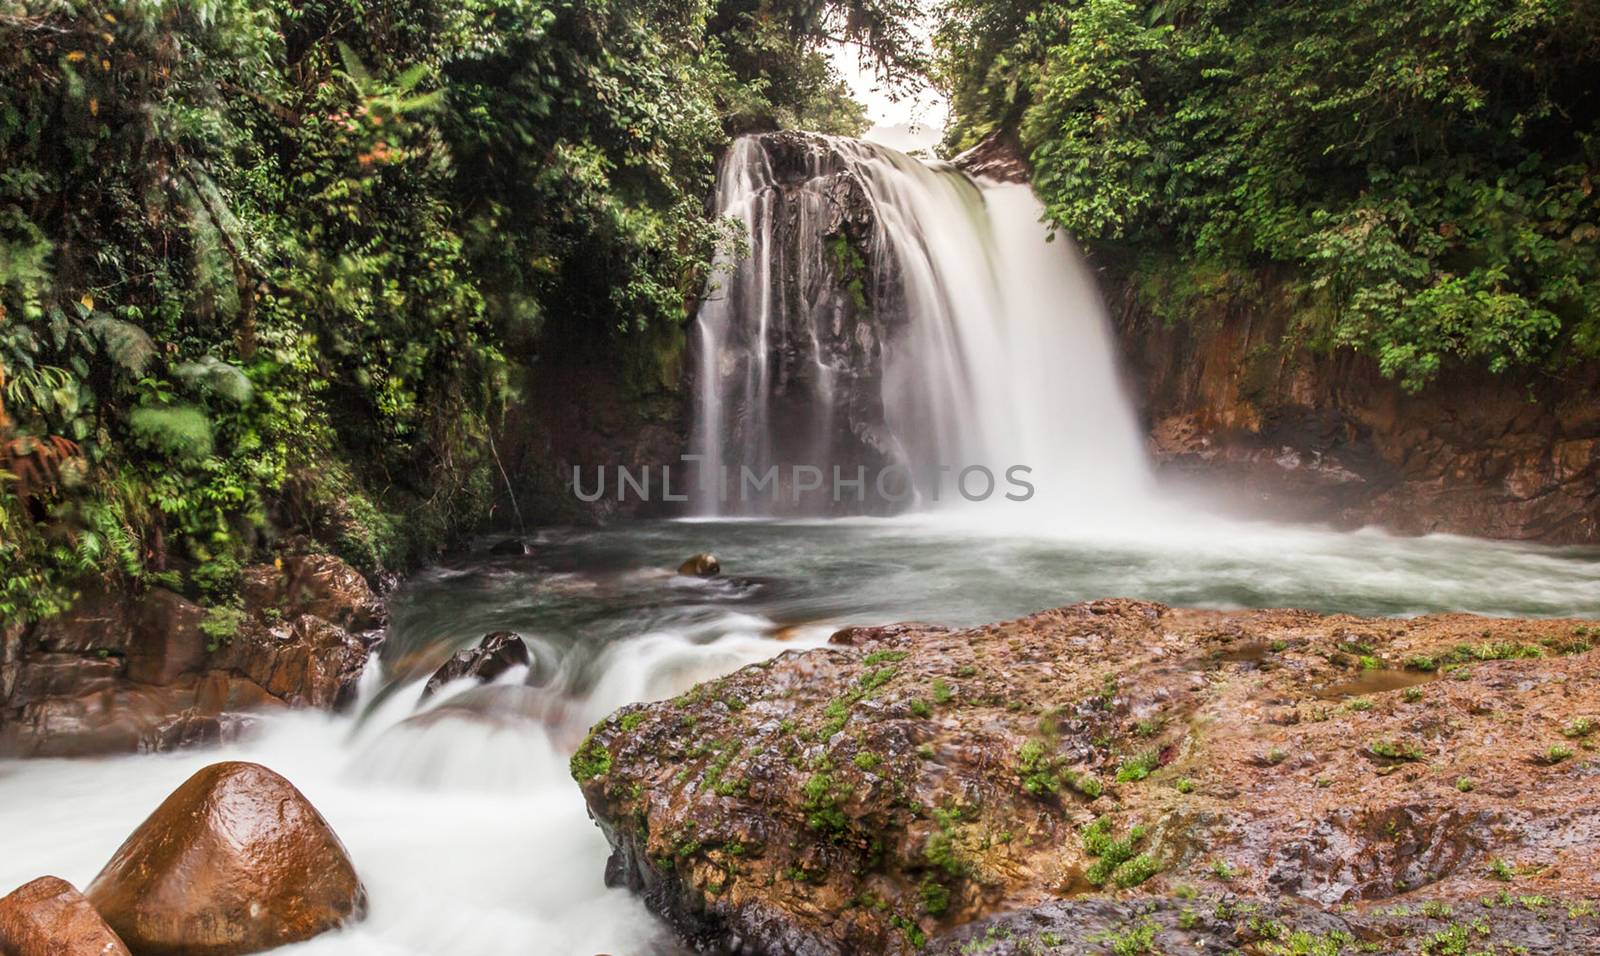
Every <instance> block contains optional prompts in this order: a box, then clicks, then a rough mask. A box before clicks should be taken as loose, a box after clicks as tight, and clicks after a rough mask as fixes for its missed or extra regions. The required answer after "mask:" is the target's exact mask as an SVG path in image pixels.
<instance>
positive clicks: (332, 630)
mask: <svg viewBox="0 0 1600 956" xmlns="http://www.w3.org/2000/svg"><path fill="white" fill-rule="evenodd" d="M370 652H371V647H370V646H369V645H368V644H367V643H366V642H364V641H363V640H362V639H361V638H360V637H358V636H357V635H355V634H352V633H351V632H350V631H348V630H346V629H344V628H342V627H339V626H338V625H336V624H333V623H331V622H329V621H327V620H324V619H322V618H320V617H316V616H314V615H311V614H302V615H300V616H299V617H297V618H295V619H294V620H293V621H290V622H288V623H279V624H276V625H273V626H271V627H252V628H247V629H245V630H243V631H242V632H241V633H240V634H239V635H238V636H237V637H236V638H234V640H233V641H231V642H230V643H229V644H228V646H227V647H226V648H224V649H222V650H221V651H220V652H219V653H220V658H221V660H220V662H219V663H222V664H223V665H224V666H226V667H227V668H229V669H231V670H233V671H235V672H237V673H240V674H243V675H245V676H246V677H249V678H250V679H251V680H252V681H254V682H255V683H257V684H259V685H260V686H261V687H262V688H263V689H264V690H265V691H266V692H267V693H268V694H269V695H270V696H272V697H275V698H277V699H278V700H281V701H283V702H285V703H287V704H289V705H291V706H295V707H316V708H322V709H331V708H337V707H341V706H344V705H345V704H348V703H349V702H350V701H352V700H354V699H355V693H356V685H357V683H358V682H359V681H360V680H361V674H362V672H363V671H364V670H365V669H366V664H367V658H368V657H369V655H370Z"/></svg>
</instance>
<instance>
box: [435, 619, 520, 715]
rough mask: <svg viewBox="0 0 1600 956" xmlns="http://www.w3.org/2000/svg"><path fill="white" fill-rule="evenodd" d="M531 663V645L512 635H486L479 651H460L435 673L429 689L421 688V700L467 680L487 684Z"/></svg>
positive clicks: (501, 633)
mask: <svg viewBox="0 0 1600 956" xmlns="http://www.w3.org/2000/svg"><path fill="white" fill-rule="evenodd" d="M531 660H532V658H531V657H530V656H529V654H528V645H527V644H524V643H523V642H522V638H521V637H519V636H517V635H516V634H514V633H512V632H511V631H495V632H494V633H492V634H487V635H485V636H484V638H483V640H481V641H479V642H478V646H477V647H474V648H471V649H469V650H464V651H457V652H456V654H455V655H454V656H453V657H451V658H450V659H449V660H448V661H445V662H444V665H443V666H441V667H440V668H439V669H438V670H436V671H434V672H433V676H432V677H430V678H428V683H427V685H426V686H424V687H423V688H422V699H423V700H427V699H428V698H429V697H432V696H433V695H434V693H435V692H436V691H438V689H439V688H441V687H443V686H444V685H445V684H448V683H450V682H451V681H455V680H461V679H462V678H465V677H471V678H474V679H476V680H477V681H478V683H480V684H487V683H489V682H491V681H493V680H494V679H495V678H497V677H499V676H500V675H501V674H504V673H505V672H506V671H508V670H510V669H511V668H513V667H519V666H520V667H526V666H528V664H529V663H530V662H531Z"/></svg>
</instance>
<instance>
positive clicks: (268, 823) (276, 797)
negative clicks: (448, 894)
mask: <svg viewBox="0 0 1600 956" xmlns="http://www.w3.org/2000/svg"><path fill="white" fill-rule="evenodd" d="M87 895H88V897H89V899H90V901H91V902H92V903H93V904H94V906H95V908H96V909H98V910H99V911H100V914H101V915H102V916H104V917H105V920H106V922H107V923H108V924H110V925H111V927H112V928H113V929H115V930H116V932H117V933H118V935H120V936H121V937H122V939H123V940H124V941H125V942H126V943H127V944H128V946H129V948H130V949H132V950H133V951H134V952H136V953H138V954H140V956H146V954H150V956H163V954H175V956H176V954H184V956H230V954H237V953H254V952H260V951H262V950H266V949H271V948H273V947H276V946H283V945H286V944H288V943H294V942H299V941H301V940H306V939H310V938H311V937H313V936H316V935H317V934H319V933H323V932H326V931H327V930H330V929H334V928H336V927H338V926H340V925H343V924H344V923H346V922H349V921H351V920H357V919H360V918H361V917H362V916H363V915H364V914H365V911H366V890H365V889H364V888H363V887H362V885H361V881H360V879H359V878H358V877H357V875H356V871H355V866H354V865H353V864H352V863H351V862H350V857H349V855H348V854H347V853H346V852H345V848H344V845H343V844H342V843H340V842H339V838H338V836H336V835H335V834H334V832H333V830H332V829H331V828H330V827H329V826H328V823H327V821H326V820H324V819H323V818H322V815H321V814H320V813H318V812H317V810H316V808H315V807H313V806H312V805H311V803H310V801H308V800H307V799H306V798H305V797H304V796H303V795H302V794H301V793H300V791H299V790H297V789H295V787H294V785H293V784H291V783H290V782H289V781H287V780H285V779H284V778H283V777H281V776H279V775H278V774H276V773H274V772H272V771H271V770H268V769H267V768H266V767H262V766H260V765H258V764H253V763H240V762H229V763H219V764H213V765H212V766H209V767H207V768H205V769H204V770H201V771H200V772H199V773H196V774H195V775H194V776H193V777H190V778H189V779H188V780H187V781H186V782H185V783H184V784H183V785H182V786H181V787H179V788H178V789H177V790H175V791H174V792H173V793H172V795H171V796H169V797H167V799H166V800H165V801H163V802H162V804H161V806H159V807H157V808H156V811H155V812H154V813H152V814H151V815H150V817H149V818H148V819H146V820H145V821H144V823H142V824H140V825H139V828H138V829H137V830H135V831H134V832H133V834H132V835H131V836H129V837H128V839H127V841H126V842H124V843H123V844H122V847H121V848H120V849H118V850H117V852H116V854H115V855H114V856H113V857H112V858H111V861H110V862H109V863H107V864H106V866H105V869H103V870H101V871H100V875H99V876H97V877H95V880H94V882H93V883H92V884H90V886H89V890H88V894H87Z"/></svg>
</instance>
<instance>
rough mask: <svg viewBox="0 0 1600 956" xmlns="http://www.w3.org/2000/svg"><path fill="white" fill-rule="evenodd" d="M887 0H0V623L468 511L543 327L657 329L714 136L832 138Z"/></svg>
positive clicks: (718, 233)
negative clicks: (85, 588) (113, 582)
mask: <svg viewBox="0 0 1600 956" xmlns="http://www.w3.org/2000/svg"><path fill="white" fill-rule="evenodd" d="M898 3H899V0H825V2H803V3H799V2H793V0H772V2H768V0H759V2H753V0H724V2H721V3H716V2H708V0H452V2H444V0H362V2H353V3H352V2H346V0H184V2H179V3H165V2H156V0H121V2H118V0H26V2H23V3H16V2H12V3H0V621H3V620H8V619H13V618H31V617H37V616H40V615H44V614H48V613H50V612H51V611H53V610H55V609H56V608H58V607H59V606H60V605H61V604H62V602H64V601H65V600H67V599H68V598H69V596H70V593H71V589H72V586H73V582H74V580H75V579H76V578H78V577H81V576H83V575H92V574H100V573H105V572H107V571H115V572H120V573H125V574H128V575H132V576H134V577H136V578H139V579H143V580H147V581H153V582H159V583H164V584H168V585H171V586H174V587H179V588H181V589H184V590H186V591H188V592H190V593H193V594H196V595H197V596H199V597H201V598H202V599H204V600H206V601H207V602H209V603H212V604H215V605H224V604H226V603H227V602H228V601H230V600H231V599H232V595H233V592H234V587H235V584H236V578H237V575H238V571H239V568H240V566H241V562H243V561H246V560H249V559H250V558H251V557H252V555H255V554H258V553H259V552H261V551H262V550H263V549H264V547H265V545H266V544H268V543H269V539H270V538H272V537H274V536H282V535H287V534H310V535H313V536H315V537H317V538H319V539H320V540H321V541H323V542H324V543H325V544H327V545H328V546H332V547H335V548H337V549H339V550H341V551H342V552H343V553H345V554H346V555H347V556H349V557H351V558H353V559H354V560H356V561H357V562H358V563H359V564H360V565H361V566H363V567H366V568H368V569H369V570H370V569H376V568H379V567H383V566H385V565H388V566H393V565H394V564H395V563H397V562H402V561H404V560H406V557H407V555H408V554H414V553H416V551H417V549H418V548H420V547H421V546H423V545H429V544H437V543H438V542H440V541H442V540H444V539H445V538H446V537H447V536H448V535H449V534H451V533H452V532H454V531H458V530H460V529H462V528H465V527H470V526H471V525H472V523H473V522H475V521H477V520H480V519H481V517H482V516H483V514H484V513H485V511H486V509H487V503H488V501H489V499H490V497H491V495H492V494H493V488H494V485H493V480H494V477H493V471H492V469H491V468H490V465H489V461H488V457H489V451H486V448H485V446H486V439H487V438H488V437H489V436H490V434H491V430H492V429H493V428H495V427H496V426H497V424H498V423H499V421H500V418H501V416H502V415H503V414H504V413H505V409H506V407H507V403H508V402H509V401H511V400H512V399H513V398H514V395H515V391H516V389H517V387H518V383H519V382H520V381H524V380H525V379H526V376H527V375H530V374H535V373H536V369H535V368H534V359H535V357H536V353H537V351H538V346H537V343H538V342H539V341H540V340H541V338H542V337H546V336H550V335H554V334H559V335H562V336H565V337H567V338H569V339H581V340H582V341H583V342H585V343H586V344H587V347H589V348H591V349H593V350H595V351H599V352H607V351H609V352H612V353H616V354H625V353H627V352H628V351H629V350H630V349H638V348H641V347H644V346H643V345H641V343H642V342H648V341H652V340H649V339H647V338H644V337H643V330H646V329H651V328H667V329H669V330H675V329H678V328H680V327H681V324H682V322H683V321H684V320H685V319H686V317H687V313H686V308H687V306H688V305H689V304H690V303H691V302H692V301H693V299H694V297H695V296H696V295H697V294H698V292H699V290H700V288H701V285H702V283H703V281H704V279H705V274H706V269H707V267H708V263H709V262H710V260H711V255H712V252H713V249H714V247H715V245H716V243H717V242H719V241H725V240H728V239H729V238H730V237H727V236H725V235H724V234H723V230H722V229H721V228H720V227H719V226H718V225H717V224H716V223H715V222H713V221H712V219H711V217H710V215H709V210H708V209H707V208H706V201H705V197H706V196H707V195H708V194H709V191H710V185H711V181H712V177H713V175H714V162H715V158H716V156H717V154H718V152H719V151H720V150H721V149H722V147H723V146H724V145H725V143H726V142H727V139H728V136H729V134H730V133H734V132H740V131H743V130H748V129H760V128H772V127H776V126H782V125H800V124H804V125H815V126H822V127H827V128H832V129H836V130H839V131H845V132H855V131H857V130H858V129H859V127H860V125H861V122H862V112H861V108H860V107H859V105H858V104H855V103H853V102H851V101H850V100H849V98H848V97H847V96H846V95H845V94H844V92H843V90H842V88H841V85H840V82H839V79H838V77H837V76H835V75H834V74H833V72H832V70H831V69H830V68H829V67H828V64H827V60H826V58H825V56H824V55H823V52H822V50H823V45H824V44H825V43H827V42H829V41H830V40H831V39H833V38H835V37H843V38H847V39H853V40H857V41H860V42H862V43H864V44H865V45H866V46H865V49H867V50H869V51H871V52H870V55H871V56H873V57H874V58H875V59H877V61H878V62H879V63H880V64H881V65H882V68H883V69H884V70H885V71H886V72H894V71H904V70H906V69H911V68H915V67H916V66H917V64H916V62H915V51H914V49H913V48H912V47H911V46H908V45H906V44H907V39H906V37H905V36H903V35H902V34H901V33H899V32H897V31H898V29H899V27H898V24H899V23H900V22H901V21H900V19H899V14H900V10H901V8H900V7H899V6H897V4H898Z"/></svg>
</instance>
